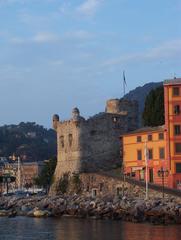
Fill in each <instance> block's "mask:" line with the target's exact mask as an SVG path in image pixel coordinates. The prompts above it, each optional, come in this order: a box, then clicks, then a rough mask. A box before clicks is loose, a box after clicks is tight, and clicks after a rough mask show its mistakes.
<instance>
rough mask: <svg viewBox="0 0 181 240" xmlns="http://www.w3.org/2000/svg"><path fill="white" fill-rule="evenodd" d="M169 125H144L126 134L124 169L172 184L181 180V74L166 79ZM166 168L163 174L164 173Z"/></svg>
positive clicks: (174, 184) (135, 175) (126, 172)
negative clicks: (178, 76)
mask: <svg viewBox="0 0 181 240" xmlns="http://www.w3.org/2000/svg"><path fill="white" fill-rule="evenodd" d="M164 106H165V125H164V126H159V127H154V128H142V129H137V130H136V131H133V132H130V133H128V134H125V135H123V136H122V137H121V140H122V141H123V163H124V172H125V174H127V175H130V176H132V177H134V178H136V179H138V180H145V178H146V163H147V164H148V171H147V174H148V180H149V182H151V183H155V184H161V183H162V175H163V174H164V184H165V185H166V186H168V187H171V188H180V184H181V111H180V110H181V78H179V79H171V80H165V81H164ZM160 170H162V175H160Z"/></svg>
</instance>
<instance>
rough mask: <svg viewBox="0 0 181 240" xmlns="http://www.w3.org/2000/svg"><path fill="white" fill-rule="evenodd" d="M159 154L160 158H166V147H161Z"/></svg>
mask: <svg viewBox="0 0 181 240" xmlns="http://www.w3.org/2000/svg"><path fill="white" fill-rule="evenodd" d="M159 156H160V159H164V158H165V148H160V149H159Z"/></svg>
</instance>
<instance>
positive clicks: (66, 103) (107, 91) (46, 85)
mask: <svg viewBox="0 0 181 240" xmlns="http://www.w3.org/2000/svg"><path fill="white" fill-rule="evenodd" d="M180 23H181V0H152V1H149V0H136V1H135V0H0V125H4V124H17V123H19V122H22V121H24V122H27V121H29V122H36V123H38V124H41V125H44V126H45V127H47V128H49V127H51V124H52V122H51V118H52V115H53V114H54V113H57V114H59V116H60V119H61V120H64V119H69V118H70V117H71V111H72V109H73V108H74V107H78V108H79V109H80V112H81V115H82V116H84V117H86V118H87V117H89V116H92V115H94V114H95V113H98V112H101V111H104V109H105V103H106V100H107V99H110V98H120V97H122V96H123V86H122V85H123V84H122V81H123V71H124V70H125V75H126V81H127V86H126V91H127V92H129V91H130V90H132V89H134V88H135V87H137V86H141V85H144V84H145V83H148V82H159V81H163V80H164V79H170V78H173V77H174V76H176V77H181V24H180Z"/></svg>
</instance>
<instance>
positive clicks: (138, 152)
mask: <svg viewBox="0 0 181 240" xmlns="http://www.w3.org/2000/svg"><path fill="white" fill-rule="evenodd" d="M137 160H142V151H141V150H137Z"/></svg>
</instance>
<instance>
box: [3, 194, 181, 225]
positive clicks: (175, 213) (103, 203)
mask: <svg viewBox="0 0 181 240" xmlns="http://www.w3.org/2000/svg"><path fill="white" fill-rule="evenodd" d="M2 216H3V217H4V216H8V217H15V216H29V217H65V216H71V217H78V218H94V219H112V220H124V221H131V222H150V223H153V224H181V201H180V200H178V199H175V198H171V197H170V198H167V199H164V202H163V201H162V200H161V199H154V200H153V199H152V200H147V201H144V200H140V199H137V198H127V197H114V198H113V197H102V198H101V197H97V198H96V199H95V198H91V197H85V196H78V195H73V196H67V195H61V196H55V197H49V196H44V197H36V196H33V197H24V198H17V197H1V198H0V217H2Z"/></svg>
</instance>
